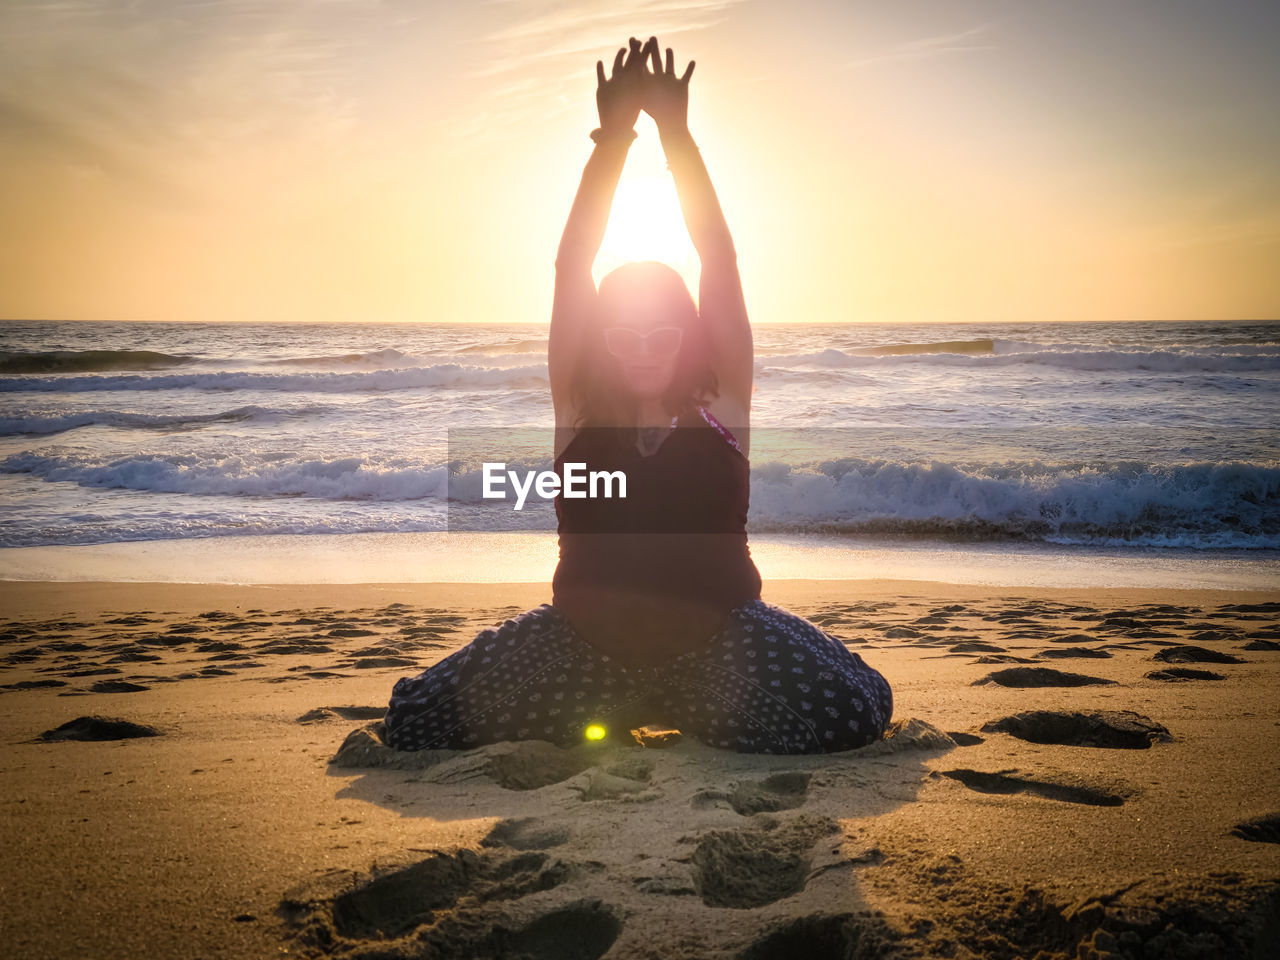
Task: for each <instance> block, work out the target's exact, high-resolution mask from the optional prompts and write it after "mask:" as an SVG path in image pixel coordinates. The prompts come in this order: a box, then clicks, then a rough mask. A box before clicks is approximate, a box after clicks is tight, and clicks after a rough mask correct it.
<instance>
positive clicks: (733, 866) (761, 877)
mask: <svg viewBox="0 0 1280 960" xmlns="http://www.w3.org/2000/svg"><path fill="white" fill-rule="evenodd" d="M839 832H840V825H839V823H838V822H837V821H835V820H832V819H831V818H830V817H815V816H808V815H806V814H799V815H798V816H796V817H794V818H792V819H790V820H785V821H780V820H777V819H776V818H768V819H765V820H763V821H762V822H761V823H759V824H758V825H756V824H753V825H752V826H750V827H744V828H742V829H740V830H713V831H711V832H709V833H706V834H704V835H703V836H701V837H699V838H698V841H697V846H696V847H695V848H694V851H693V855H692V857H691V858H690V860H691V863H692V865H693V886H694V890H695V891H696V892H697V894H698V895H699V896H700V897H701V898H702V902H703V903H705V904H706V905H707V906H709V907H738V908H746V907H762V906H764V905H765V904H769V903H774V902H776V901H778V900H782V899H784V898H786V897H790V896H794V895H795V894H797V893H799V892H800V891H801V890H803V889H804V886H805V883H807V882H808V878H809V872H810V869H811V865H812V849H813V845H814V844H815V843H817V841H818V840H820V839H821V838H822V837H824V836H826V835H828V834H831V833H839Z"/></svg>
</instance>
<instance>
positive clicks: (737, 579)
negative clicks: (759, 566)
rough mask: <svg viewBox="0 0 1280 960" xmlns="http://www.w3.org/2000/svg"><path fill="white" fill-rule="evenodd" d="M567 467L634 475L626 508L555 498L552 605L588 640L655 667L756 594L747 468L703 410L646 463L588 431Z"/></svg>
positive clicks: (603, 432)
mask: <svg viewBox="0 0 1280 960" xmlns="http://www.w3.org/2000/svg"><path fill="white" fill-rule="evenodd" d="M621 435H622V436H625V435H626V434H625V433H622V434H621ZM565 462H569V463H584V464H585V465H586V470H588V471H591V470H611V471H612V470H621V471H623V472H624V473H625V474H626V477H627V497H626V499H618V498H614V499H606V498H603V497H597V498H586V499H576V498H565V497H563V496H559V497H557V498H556V501H555V506H556V516H557V518H558V520H559V525H558V530H559V533H560V562H559V564H558V565H557V567H556V572H555V577H554V578H553V580H552V601H551V602H552V604H553V605H554V606H555V607H556V608H557V609H558V610H560V612H561V613H563V614H564V615H565V616H566V617H568V619H569V620H570V621H571V622H572V623H573V625H574V627H575V628H576V629H577V631H578V633H579V634H580V635H581V636H582V638H583V639H584V640H586V641H587V642H588V643H590V644H592V645H593V646H595V647H596V648H598V649H600V650H602V651H603V652H605V653H607V654H609V655H610V656H611V657H616V658H617V659H619V660H621V661H623V662H624V663H629V664H655V663H658V662H660V661H662V660H664V659H666V658H668V657H671V656H674V655H676V654H679V653H683V652H686V651H689V650H694V649H698V648H701V647H704V646H705V645H706V644H707V643H708V642H709V641H710V640H711V638H712V636H713V634H714V633H715V632H716V630H717V629H718V628H719V627H720V625H721V624H722V623H723V622H724V619H725V616H726V615H727V614H728V613H729V611H730V610H732V609H733V608H734V607H736V606H738V605H740V604H742V603H745V602H747V601H748V600H752V599H756V598H758V597H759V596H760V574H759V571H757V570H756V566H755V564H754V562H752V560H751V554H750V551H749V549H748V546H747V534H746V522H747V507H748V501H749V484H750V468H749V465H748V463H747V460H746V458H745V457H743V455H742V454H741V453H739V452H738V451H737V450H736V449H735V448H734V447H733V446H731V445H730V443H729V442H728V440H727V439H726V438H725V437H723V436H721V434H720V433H719V432H718V431H717V430H716V429H715V428H713V427H711V426H710V425H709V424H708V423H707V422H706V421H705V420H704V419H703V417H702V416H701V415H700V414H699V413H698V412H697V411H695V412H693V413H691V414H687V415H685V416H683V417H681V418H680V421H679V423H678V425H677V428H676V429H675V430H673V431H671V433H670V434H669V435H668V436H667V437H666V439H665V440H663V442H662V445H661V446H660V447H659V448H658V449H657V451H656V452H654V453H653V454H652V455H650V456H643V455H641V453H640V452H639V450H637V449H636V447H635V445H634V443H627V442H626V441H625V440H621V439H620V432H619V431H615V430H612V429H608V428H586V429H584V430H581V431H579V432H578V433H577V434H576V435H575V436H574V438H573V439H572V440H571V441H570V442H569V444H568V445H567V446H566V448H565V450H564V452H563V453H562V454H561V455H560V456H559V457H558V458H557V460H556V466H557V468H558V469H559V468H560V467H561V465H562V464H563V463H565Z"/></svg>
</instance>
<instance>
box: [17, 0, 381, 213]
mask: <svg viewBox="0 0 1280 960" xmlns="http://www.w3.org/2000/svg"><path fill="white" fill-rule="evenodd" d="M378 9H379V8H378V7H377V6H376V5H373V4H371V3H370V2H366V0H349V2H338V3H331V4H315V5H307V4H301V3H286V2H278V3H272V2H268V0H228V2H223V3H216V4H214V3H205V2H185V3H179V2H161V0H151V2H146V0H142V2H126V0H79V2H73V0H62V2H56V3H51V2H46V0H40V2H26V3H24V2H21V0H10V2H6V3H4V4H0V130H3V131H4V132H5V133H6V134H8V136H7V137H6V138H5V139H6V140H7V141H8V144H7V146H8V150H9V152H10V153H13V152H15V151H21V152H23V153H25V154H27V155H28V156H33V157H36V158H41V159H43V161H45V162H48V161H50V160H51V161H53V162H54V164H55V165H60V166H61V167H64V168H71V169H80V170H85V169H88V170H98V171H100V172H102V173H103V174H105V175H106V176H108V177H109V178H111V179H112V180H117V181H119V180H131V181H134V182H135V183H140V182H148V183H150V184H151V185H153V186H154V187H156V188H157V189H161V190H164V189H170V188H171V189H176V190H179V191H181V189H182V184H183V181H184V180H186V181H193V182H194V181H195V180H197V179H198V178H199V168H201V167H203V166H205V165H207V164H210V163H215V164H216V163H218V162H221V161H222V160H224V159H225V158H226V157H227V156H228V155H229V153H231V152H232V151H234V150H235V148H237V147H238V146H240V145H243V144H254V145H256V146H258V147H259V148H261V147H264V146H267V145H273V144H274V145H276V146H277V147H278V146H279V145H280V144H282V143H285V142H293V143H296V144H310V145H312V146H332V145H334V144H336V143H338V142H339V141H340V140H341V138H342V136H343V135H344V133H345V132H346V131H347V130H348V129H349V127H350V125H351V123H352V121H353V117H354V115H355V113H356V104H355V92H354V89H353V88H354V82H353V77H354V76H355V75H356V66H357V65H358V59H357V58H358V57H359V56H362V55H364V54H365V51H364V49H363V47H362V44H364V43H367V41H368V38H369V37H368V35H369V29H368V26H369V23H370V21H371V19H372V17H373V16H374V15H376V14H377V13H378ZM393 12H394V11H384V13H383V15H384V16H385V15H388V14H390V13H393Z"/></svg>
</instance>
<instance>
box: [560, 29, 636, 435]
mask: <svg viewBox="0 0 1280 960" xmlns="http://www.w3.org/2000/svg"><path fill="white" fill-rule="evenodd" d="M630 43H631V52H630V55H629V56H627V59H626V61H625V63H624V61H623V55H624V54H626V52H627V51H626V49H625V48H624V49H620V50H618V54H617V56H616V57H614V60H613V76H612V77H611V78H609V79H607V80H606V79H605V75H604V63H603V62H602V61H600V60H597V61H596V81H597V85H596V106H597V108H598V110H599V113H600V127H599V129H598V130H595V131H593V133H592V138H593V139H594V140H595V142H596V146H595V148H594V149H593V150H592V151H591V157H590V159H588V160H587V165H586V168H585V169H584V170H583V171H582V182H581V183H580V184H579V185H578V193H577V195H576V196H575V197H574V199H573V207H572V208H571V209H570V210H569V220H568V222H567V223H566V224H565V228H564V234H563V236H562V237H561V238H560V248H559V250H558V251H557V253H556V282H555V297H554V300H553V303H552V306H551V331H550V333H549V335H548V339H547V374H548V376H549V378H550V380H551V403H552V405H553V406H554V408H555V412H556V422H557V425H561V426H568V425H571V424H572V420H573V418H574V411H573V409H572V397H571V395H570V384H571V381H572V378H573V371H574V368H575V366H576V365H577V362H578V359H579V357H580V356H581V354H582V350H583V347H584V344H585V342H586V336H587V325H588V324H589V323H590V319H591V312H592V309H593V307H594V304H595V299H596V286H595V281H594V280H592V278H591V266H592V264H593V263H595V259H596V254H597V253H598V252H599V250H600V243H601V241H602V240H603V239H604V232H605V228H606V227H607V226H608V224H609V210H610V208H611V207H612V206H613V196H614V193H615V192H616V191H617V189H618V180H619V179H620V178H621V176H622V168H623V166H624V165H625V164H626V160H627V150H628V148H629V147H630V146H631V141H632V140H634V139H635V135H636V134H635V130H634V127H635V123H636V118H637V117H638V116H639V115H640V105H641V98H642V96H643V88H642V77H643V75H644V74H645V73H646V71H645V67H644V61H645V55H646V50H647V48H641V46H640V41H639V40H637V39H636V38H635V37H631V38H630Z"/></svg>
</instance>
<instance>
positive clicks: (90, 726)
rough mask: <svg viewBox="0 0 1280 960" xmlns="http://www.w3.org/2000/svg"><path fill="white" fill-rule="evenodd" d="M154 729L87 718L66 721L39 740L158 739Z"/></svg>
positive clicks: (129, 722) (41, 735)
mask: <svg viewBox="0 0 1280 960" xmlns="http://www.w3.org/2000/svg"><path fill="white" fill-rule="evenodd" d="M161 735H162V734H161V733H160V731H159V730H157V729H156V728H155V727H148V726H146V725H145V724H141V723H134V722H133V721H132V720H120V719H118V718H115V717H99V716H87V717H76V718H75V719H74V720H68V721H67V722H66V723H64V724H63V725H62V726H60V727H55V728H54V729H52V730H46V731H45V732H44V733H42V734H40V736H39V738H38V739H40V740H51V741H56V740H132V739H134V738H136V737H159V736H161Z"/></svg>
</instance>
